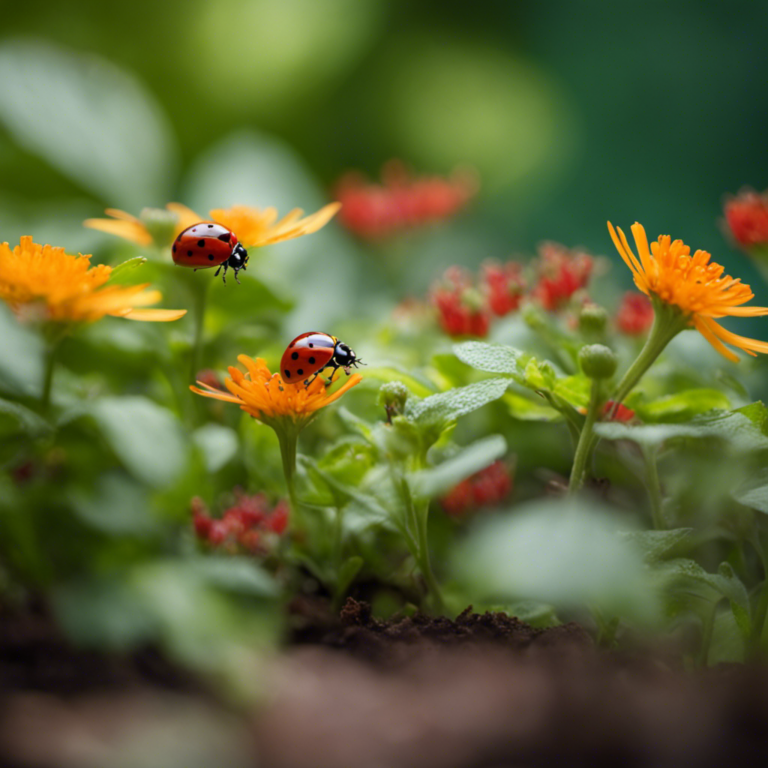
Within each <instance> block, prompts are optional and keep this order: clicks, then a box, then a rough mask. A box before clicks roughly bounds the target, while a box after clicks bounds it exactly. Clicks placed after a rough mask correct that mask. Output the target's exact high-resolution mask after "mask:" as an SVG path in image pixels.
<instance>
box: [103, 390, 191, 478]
mask: <svg viewBox="0 0 768 768" xmlns="http://www.w3.org/2000/svg"><path fill="white" fill-rule="evenodd" d="M90 412H91V414H92V416H93V417H94V418H95V419H96V422H97V423H98V425H99V427H100V428H101V431H102V434H103V435H104V437H105V439H106V440H107V442H108V443H109V445H110V447H111V448H112V450H113V451H114V452H115V454H116V455H117V456H118V457H119V458H120V460H121V461H122V462H123V464H124V465H125V466H126V468H127V469H128V470H130V472H131V473H132V474H133V475H135V477H137V478H138V479H139V480H141V481H142V482H145V483H147V484H148V485H152V486H155V487H161V486H164V485H168V484H169V483H171V482H172V481H173V480H174V479H175V478H176V477H177V476H178V475H179V474H180V473H181V471H182V470H183V469H184V463H185V460H186V458H187V455H188V451H187V447H186V445H185V442H184V439H183V437H182V434H181V429H180V426H179V423H178V421H177V419H176V418H175V416H174V415H173V414H172V413H171V412H170V411H168V410H167V409H165V408H162V407H160V406H159V405H157V404H156V403H154V402H152V401H151V400H148V399H147V398H145V397H106V398H103V399H101V400H97V401H96V402H95V403H94V404H93V405H92V406H91V409H90Z"/></svg>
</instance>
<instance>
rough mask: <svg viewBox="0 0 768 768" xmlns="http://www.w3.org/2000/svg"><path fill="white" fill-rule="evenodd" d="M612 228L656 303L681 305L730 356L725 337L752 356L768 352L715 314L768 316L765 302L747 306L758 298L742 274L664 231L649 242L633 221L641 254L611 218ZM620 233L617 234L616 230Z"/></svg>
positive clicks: (690, 320)
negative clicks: (731, 272)
mask: <svg viewBox="0 0 768 768" xmlns="http://www.w3.org/2000/svg"><path fill="white" fill-rule="evenodd" d="M608 229H609V230H610V233H611V238H613V242H614V245H615V246H616V248H617V250H618V251H619V254H620V255H621V258H622V259H624V261H625V263H626V264H627V266H628V267H629V268H630V269H631V270H632V275H633V276H634V279H635V285H636V286H637V287H638V288H639V289H640V290H641V291H642V292H643V293H644V294H646V296H648V297H650V298H651V300H652V301H653V302H654V307H657V306H658V303H661V305H666V306H668V307H672V308H674V309H675V310H677V311H678V312H679V313H680V315H681V318H682V320H683V321H684V322H685V323H686V324H687V325H688V326H692V327H694V328H696V330H697V331H699V333H701V335H702V336H704V338H705V339H706V340H707V341H708V342H709V343H710V344H711V345H712V346H713V347H714V348H715V349H716V350H717V351H718V352H719V353H720V354H721V355H723V356H724V357H726V358H728V360H731V361H733V362H734V363H735V362H738V360H739V358H738V356H737V355H736V354H734V353H733V352H732V351H731V350H730V349H728V348H727V347H726V346H725V344H723V342H725V343H726V344H730V345H732V346H734V347H737V348H738V349H741V350H743V351H744V352H746V353H747V354H749V355H752V356H753V357H754V356H756V355H755V353H757V352H762V353H768V343H766V342H764V341H757V340H756V339H749V338H746V337H744V336H738V335H737V334H735V333H731V332H730V331H727V330H726V329H725V328H723V327H722V326H721V325H720V324H719V323H718V322H716V319H719V318H722V317H757V316H760V315H768V308H766V307H744V306H742V305H743V304H746V303H747V302H748V301H749V300H750V299H752V298H754V294H753V293H752V291H751V289H750V287H749V286H748V285H745V284H744V283H742V282H741V280H740V279H739V278H732V277H731V276H730V275H724V274H723V273H724V271H725V269H724V268H723V267H722V266H720V265H719V264H716V263H715V262H712V261H710V259H711V256H710V254H709V253H707V252H706V251H701V250H699V251H696V252H695V253H694V254H693V256H691V255H690V254H691V249H690V248H689V247H688V246H687V245H685V244H684V243H683V241H682V240H674V241H673V240H672V238H671V237H670V236H669V235H660V236H659V239H658V240H657V241H656V242H653V243H651V244H650V248H649V245H648V239H647V237H646V234H645V230H644V229H643V227H642V226H641V225H640V224H638V223H635V224H633V225H632V234H633V235H634V238H635V244H636V246H637V251H638V253H639V255H640V258H639V259H638V258H637V257H636V256H635V254H634V253H633V252H632V249H631V248H630V247H629V243H628V242H627V238H626V236H625V235H624V233H623V232H622V231H621V229H618V230H615V229H614V228H613V226H612V225H611V223H610V222H608ZM617 232H618V234H617Z"/></svg>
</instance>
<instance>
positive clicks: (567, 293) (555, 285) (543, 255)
mask: <svg viewBox="0 0 768 768" xmlns="http://www.w3.org/2000/svg"><path fill="white" fill-rule="evenodd" d="M535 266H536V272H537V274H538V282H537V284H536V286H535V287H534V289H533V295H534V296H535V297H536V298H537V299H538V300H539V301H540V302H541V305H542V306H543V307H544V309H546V310H549V311H550V312H554V311H557V310H558V309H562V307H563V306H565V305H566V304H567V303H568V302H569V301H570V300H571V297H572V296H573V294H574V293H576V291H578V290H579V289H581V288H585V287H586V285H587V283H588V282H589V279H590V277H591V276H592V269H593V267H594V260H593V259H592V257H591V256H590V255H589V254H588V253H585V252H584V251H578V250H570V249H568V248H566V247H565V246H563V245H559V244H558V243H543V244H542V245H541V246H539V259H538V262H537V263H536V265H535Z"/></svg>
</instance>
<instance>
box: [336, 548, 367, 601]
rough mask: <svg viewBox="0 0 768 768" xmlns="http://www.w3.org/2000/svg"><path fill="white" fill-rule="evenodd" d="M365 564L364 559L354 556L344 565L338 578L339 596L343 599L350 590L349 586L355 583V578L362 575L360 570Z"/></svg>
mask: <svg viewBox="0 0 768 768" xmlns="http://www.w3.org/2000/svg"><path fill="white" fill-rule="evenodd" d="M363 562H364V561H363V558H362V557H359V556H358V555H353V556H352V557H350V558H347V559H346V560H345V561H344V562H343V563H342V565H341V568H339V573H338V576H337V578H336V595H337V596H339V597H341V596H342V595H344V593H345V592H346V591H347V589H349V585H350V584H351V583H352V582H353V581H354V579H355V576H357V574H358V573H360V569H361V568H362V567H363Z"/></svg>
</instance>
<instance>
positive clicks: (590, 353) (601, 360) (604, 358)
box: [579, 344, 618, 379]
mask: <svg viewBox="0 0 768 768" xmlns="http://www.w3.org/2000/svg"><path fill="white" fill-rule="evenodd" d="M579 363H580V364H581V370H582V371H584V374H585V375H586V376H589V378H590V379H610V378H611V376H613V374H614V373H616V366H617V364H618V360H617V359H616V355H615V354H614V353H613V351H612V350H610V349H608V347H606V346H604V345H602V344H589V345H588V346H586V347H582V348H581V350H580V351H579Z"/></svg>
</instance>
